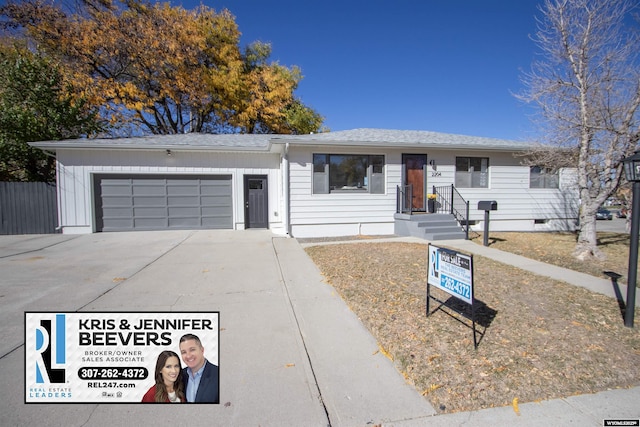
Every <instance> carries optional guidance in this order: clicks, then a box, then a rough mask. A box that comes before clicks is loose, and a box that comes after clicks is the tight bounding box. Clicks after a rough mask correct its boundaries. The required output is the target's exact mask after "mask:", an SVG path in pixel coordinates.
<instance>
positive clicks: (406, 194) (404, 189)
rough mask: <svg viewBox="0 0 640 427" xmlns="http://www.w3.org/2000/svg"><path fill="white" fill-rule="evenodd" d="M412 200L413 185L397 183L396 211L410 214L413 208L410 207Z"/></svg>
mask: <svg viewBox="0 0 640 427" xmlns="http://www.w3.org/2000/svg"><path fill="white" fill-rule="evenodd" d="M412 200H413V185H412V184H408V185H398V191H397V192H396V213H403V214H406V213H408V214H409V215H411V213H412V211H413V209H412V208H411V206H412V204H411V201H412Z"/></svg>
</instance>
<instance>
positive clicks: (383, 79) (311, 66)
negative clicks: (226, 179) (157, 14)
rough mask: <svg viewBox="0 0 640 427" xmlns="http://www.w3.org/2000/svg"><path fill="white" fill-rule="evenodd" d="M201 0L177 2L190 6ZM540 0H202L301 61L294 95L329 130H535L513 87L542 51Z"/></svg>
mask: <svg viewBox="0 0 640 427" xmlns="http://www.w3.org/2000/svg"><path fill="white" fill-rule="evenodd" d="M199 3H200V2H199V1H197V0H190V1H186V0H185V1H182V2H177V1H173V2H172V4H174V5H182V6H183V7H185V8H186V9H191V8H193V7H194V6H195V5H197V4H199ZM538 3H539V1H538V0H395V1H381V0H341V1H334V0H324V1H317V0H307V1H300V0H270V1H266V0H203V4H205V5H207V6H209V7H212V8H214V9H216V10H220V9H222V8H227V9H229V10H230V11H231V12H232V13H233V14H234V15H235V17H236V22H237V23H238V26H239V29H240V31H241V32H242V34H243V36H242V44H243V45H246V44H248V43H250V42H251V41H254V40H260V41H263V42H270V43H271V44H272V48H273V53H272V57H271V58H272V59H273V60H277V61H278V62H280V63H281V64H282V65H287V66H292V65H297V66H299V67H300V68H301V69H302V73H303V75H304V79H303V80H302V82H301V84H300V86H299V88H298V90H297V92H296V93H297V95H298V96H299V97H300V98H301V99H302V100H303V102H304V103H305V104H307V105H309V106H311V107H313V108H314V109H316V110H317V111H318V112H319V113H320V114H322V115H323V116H324V117H325V125H326V126H328V127H329V128H330V129H331V130H332V131H338V130H345V129H355V128H361V127H375V128H385V129H412V130H430V131H437V132H447V133H459V134H465V135H476V136H487V137H495V138H505V139H514V140H527V139H532V138H533V137H534V134H533V131H534V126H533V125H532V123H531V119H530V115H531V113H532V110H531V108H530V107H528V106H526V105H524V104H522V103H521V102H520V101H518V100H517V99H515V97H514V96H513V95H512V93H514V92H520V91H521V90H522V85H521V83H520V77H521V74H522V71H523V70H525V71H526V70H528V69H529V68H530V64H531V62H532V60H533V59H534V56H535V55H536V52H537V50H536V46H535V45H534V43H533V42H532V41H531V40H530V38H529V36H530V35H531V34H532V33H534V32H535V28H536V22H535V16H536V15H537V14H538V10H537V4H538Z"/></svg>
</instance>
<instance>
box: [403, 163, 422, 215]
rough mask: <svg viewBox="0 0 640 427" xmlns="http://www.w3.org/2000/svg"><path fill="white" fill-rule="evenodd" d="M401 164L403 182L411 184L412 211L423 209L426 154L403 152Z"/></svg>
mask: <svg viewBox="0 0 640 427" xmlns="http://www.w3.org/2000/svg"><path fill="white" fill-rule="evenodd" d="M402 164H403V165H404V171H405V172H404V175H405V176H404V183H405V185H409V184H411V185H412V186H413V193H412V195H413V197H412V199H411V210H412V211H425V210H426V209H425V203H424V201H425V166H426V165H427V155H426V154H403V155H402Z"/></svg>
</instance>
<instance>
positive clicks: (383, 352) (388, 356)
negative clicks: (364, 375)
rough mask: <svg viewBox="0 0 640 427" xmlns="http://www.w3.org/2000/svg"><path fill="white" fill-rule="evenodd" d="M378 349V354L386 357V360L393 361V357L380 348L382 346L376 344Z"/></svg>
mask: <svg viewBox="0 0 640 427" xmlns="http://www.w3.org/2000/svg"><path fill="white" fill-rule="evenodd" d="M378 349H380V353H382V354H384V355H385V356H386V357H387V359H389V360H391V361H393V356H392V355H391V354H389V352H388V351H387V350H385V349H384V348H382V346H381V345H380V344H378Z"/></svg>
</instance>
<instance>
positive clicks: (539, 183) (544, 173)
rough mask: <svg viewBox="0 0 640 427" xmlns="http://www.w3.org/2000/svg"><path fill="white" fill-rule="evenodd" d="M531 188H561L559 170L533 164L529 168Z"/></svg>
mask: <svg viewBox="0 0 640 427" xmlns="http://www.w3.org/2000/svg"><path fill="white" fill-rule="evenodd" d="M529 188H556V189H557V188H560V174H559V173H558V170H557V169H556V170H553V169H551V168H543V167H541V166H531V167H530V168H529Z"/></svg>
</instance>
